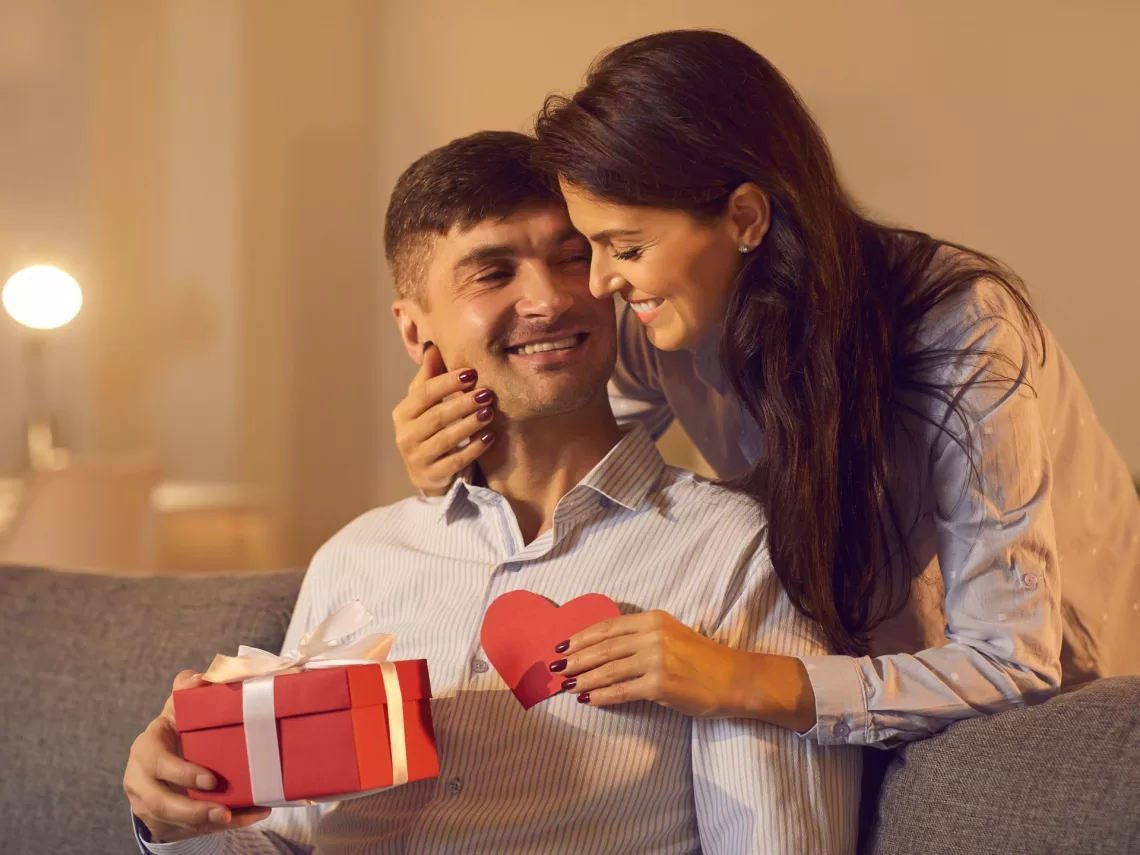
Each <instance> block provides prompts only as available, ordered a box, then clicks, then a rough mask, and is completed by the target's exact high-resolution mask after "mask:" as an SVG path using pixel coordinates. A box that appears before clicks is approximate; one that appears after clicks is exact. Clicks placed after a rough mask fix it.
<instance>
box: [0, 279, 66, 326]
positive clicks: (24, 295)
mask: <svg viewBox="0 0 1140 855" xmlns="http://www.w3.org/2000/svg"><path fill="white" fill-rule="evenodd" d="M3 301H4V308H5V309H6V310H7V312H8V314H9V315H11V316H12V317H13V318H14V319H15V320H16V321H18V322H20V323H21V324H23V325H24V326H26V327H31V328H32V329H37V330H52V329H55V328H56V327H62V326H63V325H64V324H66V323H68V322H69V321H70V320H71V319H72V318H74V317H75V316H76V315H77V314H79V307H80V306H82V305H83V292H82V291H80V290H79V283H78V282H76V281H75V280H74V279H72V278H71V277H70V276H68V275H67V274H66V273H64V272H63V271H62V270H60V269H58V268H56V267H48V266H47V265H46V264H39V265H36V266H35V267H29V268H27V269H26V270H21V271H20V272H19V273H17V274H15V275H14V276H12V278H11V279H9V280H8V284H7V285H5V286H4V294H3Z"/></svg>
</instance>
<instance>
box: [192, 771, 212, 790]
mask: <svg viewBox="0 0 1140 855" xmlns="http://www.w3.org/2000/svg"><path fill="white" fill-rule="evenodd" d="M194 783H195V784H196V785H197V786H198V789H199V790H212V789H214V776H213V775H199V776H198V777H197V779H196V780H195V781H194Z"/></svg>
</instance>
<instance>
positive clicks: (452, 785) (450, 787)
mask: <svg viewBox="0 0 1140 855" xmlns="http://www.w3.org/2000/svg"><path fill="white" fill-rule="evenodd" d="M447 791H448V792H449V793H453V794H454V793H460V792H462V791H463V781H462V780H461V779H460V778H452V779H451V780H450V781H448V782H447Z"/></svg>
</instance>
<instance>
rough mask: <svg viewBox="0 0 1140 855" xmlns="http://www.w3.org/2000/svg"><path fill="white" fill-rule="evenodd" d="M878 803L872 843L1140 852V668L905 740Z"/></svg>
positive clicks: (980, 853)
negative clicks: (1138, 672) (1138, 674)
mask: <svg viewBox="0 0 1140 855" xmlns="http://www.w3.org/2000/svg"><path fill="white" fill-rule="evenodd" d="M878 813H879V823H878V827H877V828H876V831H875V834H874V836H873V837H874V840H873V846H872V847H871V851H872V852H874V853H875V855H911V853H913V855H919V853H921V855H951V853H953V855H958V853H963V852H969V853H975V855H991V853H992V855H1022V853H1024V855H1045V853H1052V852H1057V853H1061V852H1063V853H1066V855H1078V853H1085V852H1088V853H1092V852H1096V853H1102V854H1103V855H1112V853H1120V855H1125V853H1137V852H1140V677H1117V678H1114V679H1110V680H1100V681H1097V682H1095V683H1091V684H1089V685H1087V686H1085V687H1084V688H1081V689H1079V690H1077V691H1075V692H1071V693H1069V694H1065V695H1061V696H1059V697H1057V698H1054V699H1053V700H1051V701H1049V702H1048V703H1045V704H1041V705H1040V706H1035V707H1029V708H1026V709H1021V710H1015V711H1011V712H1007V713H1002V714H1001V715H997V716H992V717H988V718H980V719H973V720H971V721H965V722H961V723H960V724H956V725H954V726H953V727H951V728H949V729H948V730H947V731H946V732H945V733H942V734H940V735H938V736H935V737H933V738H931V739H928V740H925V741H923V742H917V743H914V744H912V745H909V746H907V747H906V748H905V749H904V750H903V751H901V752H899V756H898V758H897V759H895V761H894V762H893V763H892V764H891V767H890V769H889V770H888V771H887V774H886V779H885V781H884V783H883V789H882V794H881V798H880V801H879V811H878Z"/></svg>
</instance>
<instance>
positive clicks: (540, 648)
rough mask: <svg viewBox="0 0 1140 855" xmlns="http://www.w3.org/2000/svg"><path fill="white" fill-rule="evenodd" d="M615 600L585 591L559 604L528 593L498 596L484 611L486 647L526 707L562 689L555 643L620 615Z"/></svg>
mask: <svg viewBox="0 0 1140 855" xmlns="http://www.w3.org/2000/svg"><path fill="white" fill-rule="evenodd" d="M620 614H621V612H620V611H619V610H618V607H617V604H616V603H615V602H614V601H613V600H611V599H610V598H609V597H606V596H603V595H602V594H584V595H582V596H581V597H575V598H574V599H573V600H571V601H570V602H568V603H564V604H563V605H561V606H556V605H554V604H553V603H551V602H550V601H549V600H547V599H544V598H543V597H540V596H539V595H538V594H532V593H531V592H530V591H511V592H509V593H506V594H503V595H502V596H501V597H499V598H497V599H496V600H495V601H494V602H493V603H491V605H490V607H489V608H488V609H487V613H486V614H485V615H483V628H482V630H481V631H480V633H479V638H480V641H481V642H482V644H483V650H484V652H485V653H486V654H487V658H488V659H489V660H491V664H492V665H494V666H495V670H496V671H498V672H499V676H500V677H502V678H503V682H505V683H506V684H507V685H508V686H510V689H511V691H512V692H514V694H515V697H516V698H518V700H519V703H520V704H522V705H523V709H528V710H529V709H530V708H531V707H533V706H534V705H535V704H537V703H538V702H539V701H545V700H546V699H547V698H549V697H553V696H554V695H557V694H558V693H559V692H560V691H562V680H563V677H562V675H561V674H554V673H551V671H550V663H551V662H553V661H554V660H555V659H557V658H558V654H557V653H555V652H554V646H555V645H556V644H558V642H560V641H565V640H566V639H568V638H569V637H570V636H572V635H574V633H576V632H580V631H581V630H583V629H586V628H587V627H590V626H593V625H594V624H596V623H597V622H598V621H602V620H605V619H606V618H611V617H618V616H619V615H620Z"/></svg>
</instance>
